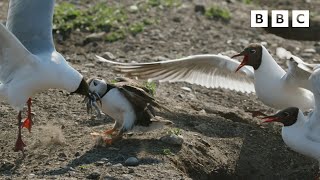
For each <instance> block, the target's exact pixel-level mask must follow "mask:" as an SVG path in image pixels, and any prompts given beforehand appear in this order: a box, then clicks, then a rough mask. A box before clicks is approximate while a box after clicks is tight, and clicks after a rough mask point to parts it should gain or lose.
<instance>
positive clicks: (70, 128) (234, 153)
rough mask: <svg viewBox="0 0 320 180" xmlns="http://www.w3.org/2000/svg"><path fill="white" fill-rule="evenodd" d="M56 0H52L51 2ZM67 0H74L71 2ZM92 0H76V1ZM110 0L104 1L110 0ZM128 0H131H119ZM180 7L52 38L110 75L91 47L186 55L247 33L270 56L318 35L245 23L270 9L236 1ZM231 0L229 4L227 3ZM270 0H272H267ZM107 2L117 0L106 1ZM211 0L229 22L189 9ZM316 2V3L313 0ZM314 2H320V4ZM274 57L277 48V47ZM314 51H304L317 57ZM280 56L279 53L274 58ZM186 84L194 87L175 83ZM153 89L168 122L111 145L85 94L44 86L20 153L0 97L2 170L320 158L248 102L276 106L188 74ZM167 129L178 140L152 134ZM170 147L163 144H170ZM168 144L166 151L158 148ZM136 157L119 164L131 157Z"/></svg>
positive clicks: (157, 168)
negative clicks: (102, 137) (104, 34)
mask: <svg viewBox="0 0 320 180" xmlns="http://www.w3.org/2000/svg"><path fill="white" fill-rule="evenodd" d="M59 2H61V1H58V3H59ZM71 2H72V1H71ZM89 2H90V3H96V2H97V1H84V0H83V1H80V3H79V2H78V4H79V6H86V5H88V4H87V3H89ZM108 2H110V1H108ZM117 2H118V3H122V4H130V3H128V2H131V1H117ZM183 2H184V3H183V5H182V6H180V7H178V8H170V9H166V8H164V9H157V8H155V9H153V10H150V11H148V12H146V13H144V14H132V15H131V18H141V17H153V18H157V19H158V20H159V21H158V23H157V24H154V25H151V26H148V28H147V29H146V30H145V31H144V32H143V33H140V34H138V35H137V36H130V37H128V38H126V39H124V40H120V41H117V42H114V43H105V42H102V41H100V42H92V43H89V44H86V45H83V40H84V38H85V36H86V35H88V34H87V33H81V32H72V33H71V37H70V38H68V39H66V40H65V41H60V40H59V38H58V37H57V36H55V41H56V47H57V50H58V51H59V52H61V53H62V54H63V55H64V56H65V57H66V58H67V60H68V61H69V62H70V63H71V64H72V65H73V66H74V67H75V68H76V69H78V70H79V71H80V72H81V73H82V74H83V75H84V76H86V77H88V78H89V77H91V76H100V77H103V78H105V79H107V80H111V79H113V78H114V77H115V76H116V75H115V74H113V73H112V72H111V71H110V70H109V68H108V66H106V65H103V64H99V63H97V62H95V61H94V55H95V54H102V53H103V52H106V51H108V52H111V53H112V54H114V55H115V56H116V58H117V59H119V60H120V61H129V62H130V61H137V62H145V61H154V60H157V59H159V56H161V57H165V58H177V57H181V56H187V55H192V54H204V53H220V52H225V51H230V50H232V51H240V50H241V49H242V48H243V47H244V46H246V45H247V43H249V42H267V45H266V47H267V48H268V49H269V51H270V52H271V53H272V54H273V55H274V54H275V48H276V47H279V46H281V47H284V48H286V49H288V50H291V51H292V52H293V53H294V54H300V53H302V52H303V51H304V49H308V48H314V44H315V43H316V42H315V41H294V40H287V39H283V38H281V37H278V36H275V35H273V34H268V33H266V32H265V31H264V30H263V29H258V28H257V29H253V28H250V21H249V19H250V10H251V9H257V8H258V9H261V8H270V9H272V8H274V7H277V6H278V4H277V5H274V6H273V7H272V5H273V4H272V3H268V4H267V5H268V6H267V5H258V4H249V5H246V4H244V3H242V2H241V1H236V0H233V1H209V0H207V1H205V0H204V1H194V0H193V1H192V0H189V1H183ZM228 2H229V3H228ZM268 2H270V1H268ZM303 2H305V1H304V0H295V1H286V4H284V5H283V4H282V7H283V8H286V9H295V8H296V7H297V6H299V8H298V9H304V8H308V7H311V8H313V9H316V8H315V7H314V6H316V5H319V4H317V2H316V1H315V0H314V1H311V2H310V3H303ZM110 3H116V2H115V1H112V2H110ZM199 3H200V4H203V5H205V6H209V5H211V4H218V5H221V6H224V7H227V8H228V9H229V10H230V11H231V13H232V19H231V21H230V22H229V23H225V22H220V21H212V20H208V19H206V18H205V17H204V16H203V15H200V14H196V13H195V12H194V6H195V4H199ZM312 3H314V4H312ZM0 9H1V12H0V21H2V22H4V21H5V18H6V11H7V2H1V3H0ZM318 9H319V8H318ZM274 56H275V55H274ZM319 58H320V55H319V54H316V53H314V54H311V56H309V57H308V58H305V60H307V61H308V62H316V61H315V59H319ZM278 62H279V63H280V64H281V65H284V64H285V61H283V60H278ZM183 86H186V87H189V88H191V90H192V91H191V92H187V91H185V90H182V89H181V87H183ZM156 98H157V99H159V100H160V101H161V102H162V103H163V104H166V105H167V107H168V108H170V109H172V111H173V112H174V113H173V114H170V113H165V112H158V113H157V114H158V116H159V117H157V118H158V119H165V120H171V121H173V122H174V125H173V127H169V126H168V127H164V128H162V129H157V130H154V131H149V132H143V133H142V132H139V131H138V132H136V131H135V132H134V133H133V134H131V135H130V136H129V135H128V136H126V137H125V138H124V139H123V140H122V141H120V142H117V143H115V144H114V145H112V146H110V147H95V141H94V139H93V138H92V137H91V136H90V133H91V132H93V131H102V130H104V129H105V128H106V127H111V126H112V124H113V121H112V120H111V119H110V118H108V117H104V118H102V119H99V118H95V117H91V116H90V115H87V114H86V109H85V105H84V104H82V103H81V102H82V97H80V96H68V93H67V92H65V91H62V90H49V91H46V92H44V93H41V94H38V95H36V96H34V97H33V106H32V107H33V112H35V113H36V114H35V116H34V127H33V130H32V133H28V132H27V130H24V131H23V139H24V141H25V143H26V144H27V145H28V146H27V149H26V152H25V154H26V157H24V158H23V157H22V154H21V153H15V152H13V150H12V148H13V146H14V143H15V139H16V133H17V126H16V115H17V113H16V112H15V111H14V110H13V109H12V108H11V107H10V106H9V105H8V104H7V103H5V102H1V104H0V115H1V118H2V120H1V122H2V123H1V124H0V129H1V131H0V148H1V150H0V156H1V158H0V177H1V179H22V178H29V179H58V178H60V179H83V178H95V179H99V178H101V179H312V178H314V177H315V174H316V172H317V168H318V163H317V162H316V161H315V160H312V159H310V158H307V157H304V156H302V155H300V154H298V153H295V152H293V151H292V150H290V149H289V148H288V147H287V146H286V145H285V144H284V143H283V141H282V139H281V135H280V130H281V126H280V125H278V124H261V121H260V120H259V119H256V118H251V116H250V114H248V113H246V112H245V110H246V109H256V110H257V109H261V110H263V111H266V112H268V113H273V112H275V110H274V109H271V108H269V107H267V106H265V105H263V104H262V102H261V101H259V100H258V99H257V97H256V96H255V95H254V94H250V95H248V94H242V93H236V92H233V91H228V90H223V89H206V88H203V87H200V86H195V85H190V84H186V83H174V84H169V83H162V84H159V85H158V88H157V92H156ZM172 128H179V129H181V135H182V136H183V138H184V143H183V145H182V146H173V145H168V144H166V143H164V142H162V141H160V140H159V138H160V137H162V136H164V135H166V134H167V132H168V131H170V130H171V129H172ZM168 149H169V150H168ZM164 151H165V152H170V153H167V154H164V153H163V152H164ZM132 156H134V157H137V158H138V159H139V160H140V162H139V165H138V166H135V167H127V166H124V161H125V160H126V159H127V158H129V157H132Z"/></svg>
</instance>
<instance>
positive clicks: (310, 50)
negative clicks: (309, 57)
mask: <svg viewBox="0 0 320 180" xmlns="http://www.w3.org/2000/svg"><path fill="white" fill-rule="evenodd" d="M303 52H305V53H312V54H313V53H316V52H317V51H316V50H315V49H313V48H309V49H305V50H304V51H303Z"/></svg>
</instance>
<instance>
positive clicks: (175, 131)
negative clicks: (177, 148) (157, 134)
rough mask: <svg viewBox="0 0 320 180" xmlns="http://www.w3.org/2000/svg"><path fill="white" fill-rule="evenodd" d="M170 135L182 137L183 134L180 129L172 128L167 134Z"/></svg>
mask: <svg viewBox="0 0 320 180" xmlns="http://www.w3.org/2000/svg"><path fill="white" fill-rule="evenodd" d="M167 133H168V134H175V135H177V136H178V135H180V134H181V129H179V128H172V129H170V130H169V131H168V132H167Z"/></svg>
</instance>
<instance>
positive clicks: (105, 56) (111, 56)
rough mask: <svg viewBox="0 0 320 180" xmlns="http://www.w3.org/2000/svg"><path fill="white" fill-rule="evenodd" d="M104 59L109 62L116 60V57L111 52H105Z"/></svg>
mask: <svg viewBox="0 0 320 180" xmlns="http://www.w3.org/2000/svg"><path fill="white" fill-rule="evenodd" d="M102 57H103V58H105V59H109V60H113V59H116V57H115V56H114V55H113V54H112V53H111V52H104V53H103V54H102Z"/></svg>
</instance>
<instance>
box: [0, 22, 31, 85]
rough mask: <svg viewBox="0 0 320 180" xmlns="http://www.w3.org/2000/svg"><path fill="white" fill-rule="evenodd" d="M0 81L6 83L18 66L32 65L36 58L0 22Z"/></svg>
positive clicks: (17, 69)
mask: <svg viewBox="0 0 320 180" xmlns="http://www.w3.org/2000/svg"><path fill="white" fill-rule="evenodd" d="M0 42H1V43H0V81H1V82H2V83H6V82H8V81H10V80H11V77H12V76H13V75H14V74H15V72H17V71H19V69H20V68H22V67H26V66H27V65H32V63H35V60H36V58H35V57H34V56H33V55H32V54H31V53H30V52H29V51H28V50H27V49H26V48H25V47H24V46H23V45H22V44H21V43H20V41H19V40H18V39H17V38H16V37H15V36H14V35H13V34H12V33H11V32H10V31H9V30H8V29H7V28H6V27H5V26H4V25H3V24H1V23H0Z"/></svg>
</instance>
